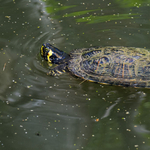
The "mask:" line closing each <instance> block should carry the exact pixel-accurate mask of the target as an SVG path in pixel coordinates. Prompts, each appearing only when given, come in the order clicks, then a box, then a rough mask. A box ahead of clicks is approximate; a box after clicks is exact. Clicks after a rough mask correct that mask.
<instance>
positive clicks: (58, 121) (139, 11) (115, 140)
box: [0, 0, 150, 150]
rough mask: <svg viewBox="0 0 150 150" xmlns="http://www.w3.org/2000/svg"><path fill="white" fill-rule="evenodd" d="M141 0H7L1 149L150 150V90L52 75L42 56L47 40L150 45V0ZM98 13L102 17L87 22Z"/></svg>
mask: <svg viewBox="0 0 150 150" xmlns="http://www.w3.org/2000/svg"><path fill="white" fill-rule="evenodd" d="M123 2H124V1H123ZM140 2H141V1H138V3H137V4H136V6H137V5H138V6H140V7H135V6H133V5H132V6H131V5H128V7H127V5H126V7H123V6H122V3H121V2H120V1H112V2H111V4H110V2H108V1H107V0H106V1H100V2H99V1H93V2H91V1H86V2H82V3H81V2H80V1H66V2H64V1H60V2H57V1H46V2H45V3H44V2H41V1H37V0H29V1H26V0H21V1H20V0H15V1H10V0H6V1H1V6H0V7H1V9H0V12H1V18H0V21H1V24H0V31H1V38H0V69H1V71H0V78H1V80H0V128H1V130H0V149H6V150H8V149H11V150H16V149H29V150H30V149H32V150H33V149H42V150H49V149H52V150H59V149H64V150H66V149H68V150H70V149H71V150H79V149H87V150H93V149H94V150H99V149H103V150H116V149H122V150H127V149H129V150H140V149H142V150H149V140H150V129H149V126H150V125H149V113H148V112H149V106H150V104H149V97H150V95H149V89H147V90H145V89H134V88H124V87H116V86H103V85H99V84H96V83H90V82H82V80H80V79H78V78H75V77H72V76H71V75H70V74H69V73H65V74H63V75H62V76H60V77H51V76H47V75H46V73H47V72H48V66H47V64H46V63H45V62H42V60H41V58H40V57H39V55H38V53H39V48H40V46H41V44H42V43H45V42H50V43H52V44H55V45H57V47H58V48H60V49H62V50H65V51H66V52H68V53H69V52H70V51H71V50H72V49H74V48H81V47H89V46H91V45H123V46H136V47H148V48H149V30H150V29H149V16H148V15H147V14H148V13H149V6H148V1H147V3H144V4H142V3H141V5H139V4H140ZM124 3H125V2H124ZM128 3H129V2H128ZM132 3H133V2H132ZM130 4H131V3H130ZM129 7H132V8H129ZM46 10H47V12H46ZM48 13H51V14H48ZM130 13H131V15H132V18H131V16H130ZM114 14H120V17H116V18H115V15H114ZM123 15H124V16H123ZM94 16H95V18H96V17H98V18H97V19H102V20H101V21H100V20H99V21H98V22H93V23H92V24H88V22H90V21H91V20H90V19H91V18H94ZM83 17H84V19H87V21H85V22H84V21H79V20H80V19H83ZM89 17H90V18H89ZM114 18H115V19H114ZM88 19H89V20H88ZM109 19H110V20H109Z"/></svg>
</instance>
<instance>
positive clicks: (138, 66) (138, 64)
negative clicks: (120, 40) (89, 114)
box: [68, 46, 150, 87]
mask: <svg viewBox="0 0 150 150" xmlns="http://www.w3.org/2000/svg"><path fill="white" fill-rule="evenodd" d="M70 56H71V59H70V62H69V65H68V68H69V71H70V72H71V73H72V74H74V75H76V76H78V77H82V78H84V79H85V80H90V81H94V82H100V83H106V84H107V83H108V84H114V85H124V86H133V87H150V84H149V83H150V52H149V51H148V50H146V49H144V48H135V47H121V46H118V47H115V46H107V47H97V48H95V47H93V48H88V49H86V48H83V49H76V50H74V51H73V52H72V53H71V54H70Z"/></svg>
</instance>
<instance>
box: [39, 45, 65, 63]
mask: <svg viewBox="0 0 150 150" xmlns="http://www.w3.org/2000/svg"><path fill="white" fill-rule="evenodd" d="M40 54H41V56H42V57H43V58H44V60H46V61H48V62H50V63H54V64H58V63H61V62H62V61H63V60H64V59H65V58H66V56H67V54H66V53H64V52H63V51H61V50H59V49H58V48H56V47H54V46H52V45H51V44H49V43H46V44H42V46H41V49H40Z"/></svg>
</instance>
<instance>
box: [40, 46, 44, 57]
mask: <svg viewBox="0 0 150 150" xmlns="http://www.w3.org/2000/svg"><path fill="white" fill-rule="evenodd" d="M43 47H44V46H41V56H43Z"/></svg>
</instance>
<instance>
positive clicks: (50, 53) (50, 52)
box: [47, 50, 53, 62]
mask: <svg viewBox="0 0 150 150" xmlns="http://www.w3.org/2000/svg"><path fill="white" fill-rule="evenodd" d="M52 54H53V52H52V50H49V52H48V54H47V60H48V62H51V60H50V59H49V57H50V56H52Z"/></svg>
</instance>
